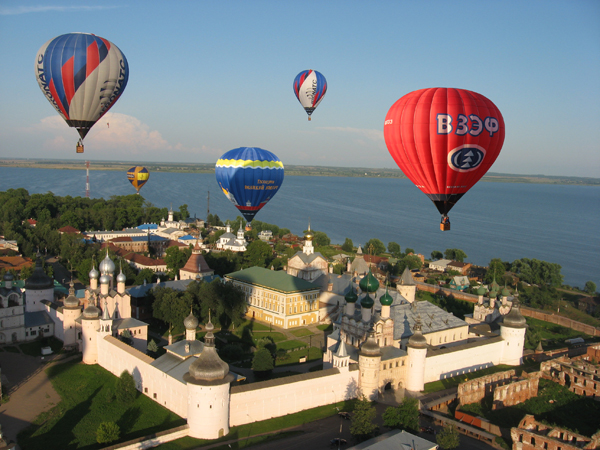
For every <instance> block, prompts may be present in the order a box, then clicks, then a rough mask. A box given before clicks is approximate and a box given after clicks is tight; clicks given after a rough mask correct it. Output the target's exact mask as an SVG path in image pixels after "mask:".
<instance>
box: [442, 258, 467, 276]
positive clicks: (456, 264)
mask: <svg viewBox="0 0 600 450" xmlns="http://www.w3.org/2000/svg"><path fill="white" fill-rule="evenodd" d="M470 268H471V263H464V262H460V261H452V262H450V263H449V264H448V266H447V267H446V270H454V271H455V272H458V273H460V274H461V275H467V273H468V272H469V269H470Z"/></svg>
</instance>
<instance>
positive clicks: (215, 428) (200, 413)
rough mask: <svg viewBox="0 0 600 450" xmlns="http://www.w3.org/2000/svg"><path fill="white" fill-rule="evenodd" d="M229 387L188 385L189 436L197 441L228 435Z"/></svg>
mask: <svg viewBox="0 0 600 450" xmlns="http://www.w3.org/2000/svg"><path fill="white" fill-rule="evenodd" d="M229 386H230V383H223V384H221V385H214V386H201V385H197V384H191V383H190V384H188V385H187V388H188V425H189V427H190V433H189V435H190V436H191V437H194V438H198V439H218V438H220V437H222V436H225V435H227V434H229Z"/></svg>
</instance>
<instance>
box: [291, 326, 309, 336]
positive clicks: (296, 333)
mask: <svg viewBox="0 0 600 450" xmlns="http://www.w3.org/2000/svg"><path fill="white" fill-rule="evenodd" d="M290 331H291V333H292V334H293V335H294V336H296V337H302V336H310V335H312V334H313V333H312V331H310V330H308V329H306V328H299V329H297V330H290Z"/></svg>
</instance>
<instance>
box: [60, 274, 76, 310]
mask: <svg viewBox="0 0 600 450" xmlns="http://www.w3.org/2000/svg"><path fill="white" fill-rule="evenodd" d="M63 304H64V305H65V308H79V299H78V298H77V297H75V285H74V284H73V280H71V283H70V284H69V296H68V297H67V298H65V301H64V302H63Z"/></svg>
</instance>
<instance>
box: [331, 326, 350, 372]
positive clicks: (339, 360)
mask: <svg viewBox="0 0 600 450" xmlns="http://www.w3.org/2000/svg"><path fill="white" fill-rule="evenodd" d="M349 363H350V355H348V350H347V349H346V342H345V340H344V335H343V334H342V332H341V331H340V340H339V343H338V348H337V350H336V352H335V353H334V354H333V367H337V368H338V369H340V371H344V372H348V371H349V370H350V369H349Z"/></svg>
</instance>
